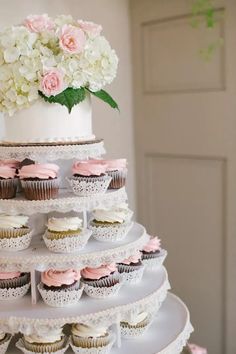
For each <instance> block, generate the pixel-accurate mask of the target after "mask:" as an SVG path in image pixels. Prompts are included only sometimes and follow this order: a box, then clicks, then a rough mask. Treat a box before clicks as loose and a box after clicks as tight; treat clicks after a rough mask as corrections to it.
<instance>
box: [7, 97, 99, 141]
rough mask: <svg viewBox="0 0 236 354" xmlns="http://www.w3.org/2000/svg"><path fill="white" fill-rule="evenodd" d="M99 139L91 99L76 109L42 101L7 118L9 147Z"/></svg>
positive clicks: (87, 99)
mask: <svg viewBox="0 0 236 354" xmlns="http://www.w3.org/2000/svg"><path fill="white" fill-rule="evenodd" d="M93 139H95V136H94V135H93V133H92V107H91V98H90V96H89V95H87V96H86V98H85V100H84V101H83V102H80V103H79V104H77V105H76V106H74V107H73V108H72V111H71V113H69V112H68V109H67V108H66V107H65V106H61V105H60V104H56V103H53V104H51V103H47V102H45V101H44V100H43V99H38V100H37V101H36V103H34V104H33V105H32V106H30V107H29V108H27V109H22V110H20V111H18V112H16V113H15V114H14V115H13V116H12V117H9V116H8V115H4V117H3V138H2V140H3V141H4V142H9V143H48V142H52V143H53V142H80V141H88V140H93Z"/></svg>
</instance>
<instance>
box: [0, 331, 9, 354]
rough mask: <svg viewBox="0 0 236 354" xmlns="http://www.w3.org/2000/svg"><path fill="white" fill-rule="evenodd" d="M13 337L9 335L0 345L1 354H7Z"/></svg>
mask: <svg viewBox="0 0 236 354" xmlns="http://www.w3.org/2000/svg"><path fill="white" fill-rule="evenodd" d="M11 338H12V336H11V335H10V334H7V337H6V339H4V341H3V342H2V343H0V354H5V353H6V351H7V348H8V345H9V343H10V341H11Z"/></svg>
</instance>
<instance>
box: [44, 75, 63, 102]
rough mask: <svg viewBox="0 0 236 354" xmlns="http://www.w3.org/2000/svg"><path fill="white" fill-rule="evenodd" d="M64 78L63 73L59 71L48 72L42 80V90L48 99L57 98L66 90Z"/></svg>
mask: <svg viewBox="0 0 236 354" xmlns="http://www.w3.org/2000/svg"><path fill="white" fill-rule="evenodd" d="M63 78H64V75H63V73H62V72H61V71H60V70H58V69H52V70H50V71H47V72H46V73H45V74H44V75H43V77H42V79H41V83H40V90H41V91H42V92H43V93H44V95H46V96H48V97H49V96H56V95H57V94H58V93H60V92H62V91H64V89H65V84H64V80H63Z"/></svg>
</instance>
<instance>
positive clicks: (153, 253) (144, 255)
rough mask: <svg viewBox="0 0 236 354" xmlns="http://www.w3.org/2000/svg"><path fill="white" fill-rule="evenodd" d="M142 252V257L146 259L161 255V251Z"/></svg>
mask: <svg viewBox="0 0 236 354" xmlns="http://www.w3.org/2000/svg"><path fill="white" fill-rule="evenodd" d="M141 253H142V259H144V260H146V259H153V258H157V257H159V256H161V252H149V253H146V252H145V253H144V252H141Z"/></svg>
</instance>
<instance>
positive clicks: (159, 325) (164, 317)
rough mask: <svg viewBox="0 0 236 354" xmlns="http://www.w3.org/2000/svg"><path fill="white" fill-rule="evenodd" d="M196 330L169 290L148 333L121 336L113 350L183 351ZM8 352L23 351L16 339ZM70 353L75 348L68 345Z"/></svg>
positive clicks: (127, 353) (142, 353) (138, 353)
mask: <svg viewBox="0 0 236 354" xmlns="http://www.w3.org/2000/svg"><path fill="white" fill-rule="evenodd" d="M192 330H193V329H192V326H191V323H190V319H189V312H188V309H187V307H186V306H185V305H184V303H183V302H182V301H181V300H180V299H179V298H178V297H177V296H175V295H173V294H170V293H169V294H168V296H167V298H166V300H165V302H164V303H163V305H162V307H161V309H160V310H159V311H158V313H157V315H156V317H155V319H154V321H153V323H152V325H151V327H150V328H149V329H148V330H147V331H146V332H145V334H144V335H143V336H142V337H139V338H135V339H122V338H121V347H118V346H117V345H115V346H114V347H113V348H112V350H111V354H134V353H135V354H180V353H181V351H182V349H183V347H184V346H185V344H186V342H187V340H188V338H189V336H190V334H191V332H192ZM7 354H20V351H19V350H17V349H15V345H14V340H12V343H11V345H10V347H9V349H8V351H7ZM66 354H72V351H70V350H69V349H68V351H67V352H66Z"/></svg>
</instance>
